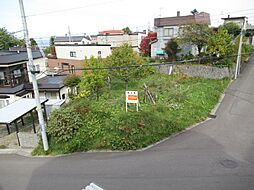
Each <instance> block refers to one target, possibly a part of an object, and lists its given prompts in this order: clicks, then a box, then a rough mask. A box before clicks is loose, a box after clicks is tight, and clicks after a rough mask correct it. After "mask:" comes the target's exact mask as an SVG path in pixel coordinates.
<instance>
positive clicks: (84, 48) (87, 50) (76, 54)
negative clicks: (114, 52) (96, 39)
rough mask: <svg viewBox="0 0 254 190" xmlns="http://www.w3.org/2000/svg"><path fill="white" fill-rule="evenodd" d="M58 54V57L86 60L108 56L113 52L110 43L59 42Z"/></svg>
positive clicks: (56, 46) (57, 46)
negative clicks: (78, 43) (77, 43)
mask: <svg viewBox="0 0 254 190" xmlns="http://www.w3.org/2000/svg"><path fill="white" fill-rule="evenodd" d="M55 48H56V56H57V58H58V59H70V60H84V59H85V58H88V59H89V58H90V57H91V56H94V57H101V58H106V57H107V56H109V55H110V54H111V46H110V45H108V44H80V45H75V44H61V45H60V44H57V45H55Z"/></svg>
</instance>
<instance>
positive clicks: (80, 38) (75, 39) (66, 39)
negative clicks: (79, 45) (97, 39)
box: [55, 36, 90, 43]
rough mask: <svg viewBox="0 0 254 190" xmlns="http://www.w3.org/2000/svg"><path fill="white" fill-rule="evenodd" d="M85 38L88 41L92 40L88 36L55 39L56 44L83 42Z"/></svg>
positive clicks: (57, 37)
mask: <svg viewBox="0 0 254 190" xmlns="http://www.w3.org/2000/svg"><path fill="white" fill-rule="evenodd" d="M83 38H85V39H87V40H90V38H89V37H87V36H71V38H70V37H69V36H56V37H55V42H56V43H57V42H70V41H71V42H81V41H82V39H83Z"/></svg>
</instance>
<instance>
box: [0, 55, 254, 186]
mask: <svg viewBox="0 0 254 190" xmlns="http://www.w3.org/2000/svg"><path fill="white" fill-rule="evenodd" d="M253 60H254V59H252V60H251V63H250V64H248V66H247V67H246V69H245V71H244V73H243V74H242V75H241V76H240V78H239V79H237V81H234V82H233V84H232V85H231V86H230V87H229V89H228V90H227V92H226V96H225V99H224V101H223V103H222V105H221V107H220V108H219V110H218V116H217V118H215V119H212V120H209V121H208V122H206V123H203V124H201V125H199V126H197V127H196V128H193V129H192V130H189V131H187V132H185V133H183V134H181V135H178V136H176V137H174V138H171V139H170V140H167V141H165V142H163V143H161V144H159V145H157V146H155V147H153V148H151V149H149V150H146V151H143V152H124V153H78V154H73V155H70V156H64V157H58V158H26V157H22V156H16V155H0V190H14V189H19V190H23V189H27V190H48V189H49V190H80V189H82V187H84V186H85V185H87V184H88V183H90V182H92V181H93V182H95V183H96V184H98V185H100V186H101V187H103V188H105V189H107V190H253V189H254V61H253Z"/></svg>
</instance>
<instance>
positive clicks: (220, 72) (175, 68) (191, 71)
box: [157, 65, 234, 79]
mask: <svg viewBox="0 0 254 190" xmlns="http://www.w3.org/2000/svg"><path fill="white" fill-rule="evenodd" d="M157 71H158V72H160V73H165V74H170V73H175V72H182V73H185V74H186V75H188V76H190V77H204V78H211V79H222V78H225V77H230V78H231V77H233V76H234V72H233V69H229V68H227V67H223V68H218V67H212V66H205V65H162V66H158V67H157Z"/></svg>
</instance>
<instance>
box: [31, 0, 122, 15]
mask: <svg viewBox="0 0 254 190" xmlns="http://www.w3.org/2000/svg"><path fill="white" fill-rule="evenodd" d="M119 1H120V0H113V1H107V2H104V3H93V4H89V5H85V6H79V7H73V8H68V9H60V10H54V11H48V12H42V13H36V14H31V15H27V17H34V16H41V15H49V14H56V13H61V12H69V11H73V10H78V9H84V8H88V7H96V6H101V5H105V4H112V3H117V2H119ZM121 1H124V0H121Z"/></svg>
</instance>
